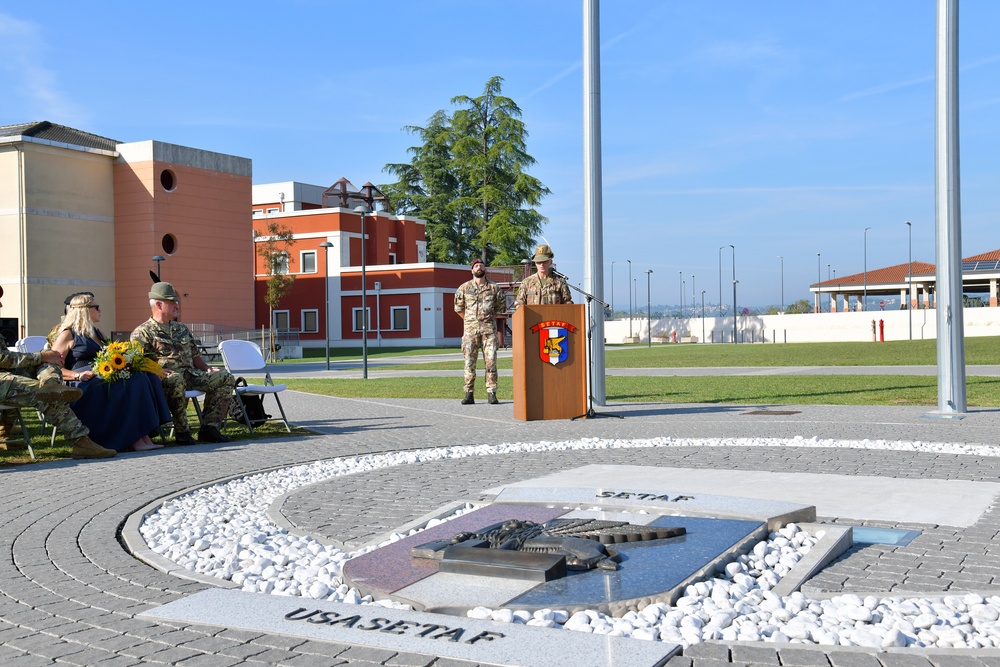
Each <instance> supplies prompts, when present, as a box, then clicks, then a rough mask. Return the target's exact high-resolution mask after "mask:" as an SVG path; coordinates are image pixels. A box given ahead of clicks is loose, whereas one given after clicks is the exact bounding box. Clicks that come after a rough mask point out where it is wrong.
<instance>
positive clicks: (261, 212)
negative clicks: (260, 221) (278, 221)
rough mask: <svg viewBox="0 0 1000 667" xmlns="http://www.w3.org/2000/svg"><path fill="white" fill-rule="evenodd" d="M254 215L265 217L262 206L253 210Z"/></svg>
mask: <svg viewBox="0 0 1000 667" xmlns="http://www.w3.org/2000/svg"><path fill="white" fill-rule="evenodd" d="M253 217H255V218H262V217H264V210H263V209H260V208H255V209H254V210H253Z"/></svg>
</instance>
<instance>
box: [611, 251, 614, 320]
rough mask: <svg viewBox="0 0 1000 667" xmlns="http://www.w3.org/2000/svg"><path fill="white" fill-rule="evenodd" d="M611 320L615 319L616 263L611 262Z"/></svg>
mask: <svg viewBox="0 0 1000 667" xmlns="http://www.w3.org/2000/svg"><path fill="white" fill-rule="evenodd" d="M611 319H615V263H614V262H611Z"/></svg>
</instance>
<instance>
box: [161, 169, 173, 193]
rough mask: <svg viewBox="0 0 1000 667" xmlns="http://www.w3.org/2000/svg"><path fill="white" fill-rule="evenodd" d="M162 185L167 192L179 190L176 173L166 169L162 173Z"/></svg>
mask: <svg viewBox="0 0 1000 667" xmlns="http://www.w3.org/2000/svg"><path fill="white" fill-rule="evenodd" d="M160 185H162V186H163V189H164V190H166V191H167V192H173V191H174V190H176V189H177V178H176V177H175V176H174V172H172V171H170V170H169V169H164V170H163V171H161V172H160Z"/></svg>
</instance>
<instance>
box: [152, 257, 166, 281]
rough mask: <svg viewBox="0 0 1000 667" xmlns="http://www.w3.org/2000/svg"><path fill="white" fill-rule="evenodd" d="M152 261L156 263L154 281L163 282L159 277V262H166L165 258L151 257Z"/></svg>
mask: <svg viewBox="0 0 1000 667" xmlns="http://www.w3.org/2000/svg"><path fill="white" fill-rule="evenodd" d="M153 261H154V262H156V280H157V281H159V282H163V278H162V277H161V276H160V262H165V261H167V258H166V257H164V256H163V255H153Z"/></svg>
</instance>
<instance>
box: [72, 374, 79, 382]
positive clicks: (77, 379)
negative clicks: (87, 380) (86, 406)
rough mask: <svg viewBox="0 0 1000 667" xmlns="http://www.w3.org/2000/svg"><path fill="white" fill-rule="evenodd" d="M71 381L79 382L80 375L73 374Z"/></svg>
mask: <svg viewBox="0 0 1000 667" xmlns="http://www.w3.org/2000/svg"><path fill="white" fill-rule="evenodd" d="M73 379H74V380H76V381H79V380H80V374H79V373H73Z"/></svg>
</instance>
